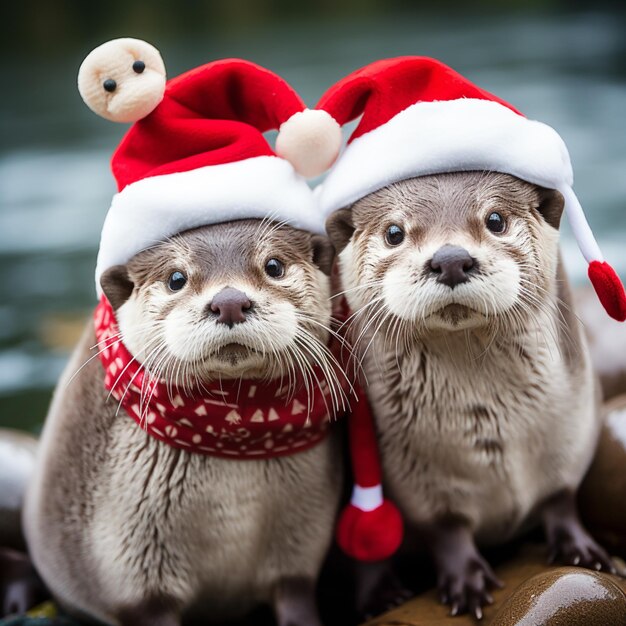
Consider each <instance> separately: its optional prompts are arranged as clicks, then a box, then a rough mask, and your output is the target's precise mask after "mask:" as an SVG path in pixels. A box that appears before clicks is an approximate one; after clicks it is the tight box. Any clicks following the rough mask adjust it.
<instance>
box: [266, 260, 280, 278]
mask: <svg viewBox="0 0 626 626" xmlns="http://www.w3.org/2000/svg"><path fill="white" fill-rule="evenodd" d="M265 273H266V274H267V275H268V276H269V277H270V278H281V277H282V276H283V275H284V274H285V266H284V265H283V264H282V263H281V262H280V261H279V260H278V259H270V260H269V261H268V262H267V263H266V264H265Z"/></svg>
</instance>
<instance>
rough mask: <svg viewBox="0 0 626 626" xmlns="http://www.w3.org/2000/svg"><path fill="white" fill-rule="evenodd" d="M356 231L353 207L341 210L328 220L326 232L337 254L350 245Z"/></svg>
mask: <svg viewBox="0 0 626 626" xmlns="http://www.w3.org/2000/svg"><path fill="white" fill-rule="evenodd" d="M354 230H355V229H354V223H353V221H352V207H346V208H345V209H339V210H338V211H335V212H334V213H333V214H332V215H331V216H330V217H329V218H328V219H327V220H326V232H327V233H328V236H329V237H330V240H331V241H332V243H333V246H335V251H336V252H337V254H339V253H340V252H341V251H342V250H343V249H344V248H345V247H346V246H347V245H348V242H349V241H350V239H351V237H352V234H353V233H354Z"/></svg>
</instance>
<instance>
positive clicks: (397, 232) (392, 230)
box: [385, 224, 404, 246]
mask: <svg viewBox="0 0 626 626" xmlns="http://www.w3.org/2000/svg"><path fill="white" fill-rule="evenodd" d="M385 241H386V242H387V243H388V244H389V245H390V246H399V245H400V244H401V243H402V242H403V241H404V231H403V230H402V229H401V228H400V227H399V226H398V225H397V224H392V225H391V226H389V228H387V232H386V233H385Z"/></svg>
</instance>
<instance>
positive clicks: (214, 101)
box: [78, 39, 341, 290]
mask: <svg viewBox="0 0 626 626" xmlns="http://www.w3.org/2000/svg"><path fill="white" fill-rule="evenodd" d="M78 87H79V91H80V93H81V95H82V97H83V99H84V100H85V102H86V103H87V105H88V106H89V107H90V108H91V109H92V110H94V111H95V112H96V113H98V114H99V115H101V116H102V117H105V118H107V119H110V120H113V121H121V122H134V124H133V126H132V127H131V129H130V130H129V131H128V133H127V134H126V136H125V137H124V139H123V140H122V142H121V144H120V146H119V147H118V149H117V151H116V152H115V154H114V156H113V159H112V169H113V174H114V176H115V178H116V180H117V183H118V191H119V193H117V194H116V195H115V196H114V198H113V202H112V204H111V208H110V209H109V212H108V214H107V216H106V220H105V223H104V226H103V229H102V238H101V242H100V251H99V254H98V263H97V269H96V284H97V287H98V290H100V286H99V279H100V276H101V275H102V273H103V272H104V271H105V270H106V269H107V268H109V267H111V266H113V265H117V264H123V263H126V262H127V261H129V260H130V258H131V257H132V256H134V255H135V254H137V253H138V252H140V251H141V250H144V249H146V248H148V247H150V246H153V245H154V244H155V243H157V242H159V241H163V240H164V239H166V238H167V237H170V236H172V235H175V234H177V233H180V232H182V231H184V230H187V229H190V228H196V227H198V226H204V225H208V224H214V223H218V222H224V221H232V220H237V219H245V218H266V217H269V218H272V219H275V220H277V221H285V222H286V223H288V224H290V225H291V226H293V227H295V228H301V229H303V230H309V231H312V232H316V233H323V232H325V231H324V219H323V215H322V214H321V213H320V211H319V209H318V208H317V205H316V202H315V199H314V197H313V194H312V192H311V190H310V189H309V187H308V185H307V183H306V180H305V179H304V178H303V175H305V176H313V175H317V174H318V173H321V172H322V171H324V170H325V169H326V168H328V167H329V166H330V164H331V163H332V162H333V161H334V159H335V157H336V156H337V153H338V151H339V147H340V144H341V129H340V127H339V125H338V124H337V123H336V122H335V121H334V120H333V119H332V118H331V117H330V116H329V115H328V114H327V113H325V112H324V111H311V110H308V109H306V107H305V105H304V103H303V102H302V100H301V99H300V97H299V96H298V94H297V93H296V92H295V91H294V90H293V89H292V88H291V87H290V86H289V84H288V83H287V82H285V81H284V80H283V79H282V78H280V77H279V76H277V75H276V74H274V73H272V72H270V71H269V70H266V69H264V68H262V67H259V66H258V65H255V64H253V63H250V62H248V61H242V60H239V59H226V60H221V61H215V62H213V63H208V64H206V65H203V66H201V67H198V68H196V69H194V70H191V71H189V72H187V73H185V74H182V75H181V76H179V77H178V78H175V79H173V80H170V81H169V82H167V83H166V80H165V67H164V65H163V61H162V60H161V56H160V55H159V53H158V51H157V50H156V49H155V48H154V47H152V46H151V45H150V44H147V43H146V42H144V41H140V40H137V39H115V40H113V41H109V42H107V43H105V44H103V45H101V46H99V47H98V48H96V49H95V50H93V51H92V52H91V53H90V54H89V55H88V56H87V58H86V59H85V60H84V61H83V64H82V65H81V68H80V71H79V75H78ZM272 129H280V132H279V134H278V138H277V141H276V151H273V150H272V148H271V147H270V145H269V144H268V142H267V140H266V139H265V137H264V136H263V133H264V132H266V131H268V130H272Z"/></svg>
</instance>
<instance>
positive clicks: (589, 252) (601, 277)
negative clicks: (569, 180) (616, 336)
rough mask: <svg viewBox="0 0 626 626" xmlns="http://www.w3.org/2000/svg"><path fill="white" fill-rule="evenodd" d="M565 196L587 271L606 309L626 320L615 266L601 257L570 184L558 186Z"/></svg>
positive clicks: (624, 300)
mask: <svg viewBox="0 0 626 626" xmlns="http://www.w3.org/2000/svg"><path fill="white" fill-rule="evenodd" d="M559 191H560V192H561V193H562V194H563V196H564V198H565V211H566V213H567V218H568V220H569V223H570V226H571V227H572V231H573V233H574V237H575V238H576V241H577V242H578V247H579V248H580V251H581V252H582V253H583V256H584V257H585V259H586V260H587V263H589V267H588V268H587V275H588V276H589V280H590V281H591V284H592V285H593V288H594V289H595V291H596V294H597V295H598V299H599V300H600V302H601V303H602V306H603V307H604V309H605V311H606V312H607V313H608V314H609V315H610V316H611V317H612V318H613V319H615V320H617V321H618V322H623V321H625V320H626V292H624V285H623V284H622V281H621V280H620V278H619V276H618V275H617V273H616V272H615V270H614V269H613V268H612V267H611V266H610V265H609V264H608V263H607V262H606V261H605V260H604V257H603V256H602V252H601V251H600V247H599V246H598V243H597V242H596V240H595V237H594V236H593V232H592V231H591V228H590V227H589V223H588V222H587V219H586V218H585V213H584V211H583V209H582V207H581V205H580V202H579V201H578V198H577V197H576V194H575V193H574V191H573V190H572V188H571V187H569V186H564V187H563V188H561V189H559Z"/></svg>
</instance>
